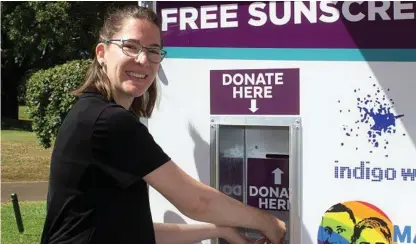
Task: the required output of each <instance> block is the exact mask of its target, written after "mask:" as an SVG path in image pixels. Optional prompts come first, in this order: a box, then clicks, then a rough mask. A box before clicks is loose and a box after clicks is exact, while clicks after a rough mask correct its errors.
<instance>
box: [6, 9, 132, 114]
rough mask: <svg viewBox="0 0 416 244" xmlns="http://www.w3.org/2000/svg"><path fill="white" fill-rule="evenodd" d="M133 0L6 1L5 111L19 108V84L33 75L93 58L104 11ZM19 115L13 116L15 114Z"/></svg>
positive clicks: (22, 83) (23, 84)
mask: <svg viewBox="0 0 416 244" xmlns="http://www.w3.org/2000/svg"><path fill="white" fill-rule="evenodd" d="M137 4H138V2H137V1H131V2H122V1H114V2H88V1H87V2H85V1H83V2H79V1H74V2H72V1H68V2H65V1H52V2H48V1H24V2H5V1H2V2H1V16H2V25H1V49H2V50H1V52H2V55H1V56H2V67H1V68H2V70H1V71H2V80H1V83H2V113H3V114H8V110H10V109H14V110H17V103H16V104H15V102H16V101H17V87H18V86H19V84H20V85H21V86H22V89H21V91H24V90H25V89H24V86H25V81H26V78H27V77H28V76H30V74H32V73H34V72H36V71H37V70H40V69H47V68H49V67H53V66H55V65H59V64H63V63H65V62H68V61H70V60H79V59H87V58H90V57H91V54H92V50H93V48H94V45H95V43H96V40H97V34H98V30H99V28H100V27H101V25H102V23H103V19H104V15H105V14H106V12H107V10H108V9H109V8H112V7H118V6H123V5H137ZM13 116H14V115H13Z"/></svg>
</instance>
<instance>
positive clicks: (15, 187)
mask: <svg viewBox="0 0 416 244" xmlns="http://www.w3.org/2000/svg"><path fill="white" fill-rule="evenodd" d="M12 193H16V194H17V198H18V200H19V201H43V200H46V196H47V193H48V182H47V181H41V182H18V183H14V182H10V183H9V182H2V183H1V202H7V201H10V200H11V197H10V196H11V194H12Z"/></svg>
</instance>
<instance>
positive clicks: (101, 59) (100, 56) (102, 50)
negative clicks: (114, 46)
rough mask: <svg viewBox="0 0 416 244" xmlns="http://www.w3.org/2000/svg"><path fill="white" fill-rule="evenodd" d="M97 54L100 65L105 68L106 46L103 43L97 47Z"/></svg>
mask: <svg viewBox="0 0 416 244" xmlns="http://www.w3.org/2000/svg"><path fill="white" fill-rule="evenodd" d="M95 54H96V56H97V61H98V63H100V64H101V66H103V65H104V63H105V55H104V54H105V45H104V44H103V43H98V45H97V46H96V47H95Z"/></svg>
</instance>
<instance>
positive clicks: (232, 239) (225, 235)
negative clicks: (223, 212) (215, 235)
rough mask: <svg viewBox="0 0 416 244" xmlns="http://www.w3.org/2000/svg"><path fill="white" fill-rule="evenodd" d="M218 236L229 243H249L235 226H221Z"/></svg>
mask: <svg viewBox="0 0 416 244" xmlns="http://www.w3.org/2000/svg"><path fill="white" fill-rule="evenodd" d="M219 228H220V237H221V238H222V239H224V240H226V241H227V242H228V243H229V244H250V243H252V242H250V240H249V239H248V238H246V237H245V236H244V235H243V234H242V233H240V232H239V231H238V230H237V229H236V228H233V227H226V226H221V227H219Z"/></svg>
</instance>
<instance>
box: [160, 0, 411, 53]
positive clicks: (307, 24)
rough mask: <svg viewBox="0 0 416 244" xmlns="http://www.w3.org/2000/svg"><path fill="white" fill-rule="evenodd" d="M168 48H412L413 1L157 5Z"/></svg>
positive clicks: (172, 3)
mask: <svg viewBox="0 0 416 244" xmlns="http://www.w3.org/2000/svg"><path fill="white" fill-rule="evenodd" d="M156 6H157V11H158V13H159V14H160V16H161V17H162V20H163V26H162V31H163V32H164V44H165V46H167V47H249V48H380V49H389V48H398V49H404V48H416V31H413V30H414V29H415V25H416V24H415V23H416V18H415V15H416V2H413V1H406V2H405V1H403V2H400V1H369V2H367V1H361V2H354V1H337V2H336V3H334V2H331V1H320V2H315V1H294V2H293V1H278V2H268V1H265V2H185V1H183V2H176V1H162V2H157V5H156Z"/></svg>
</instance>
